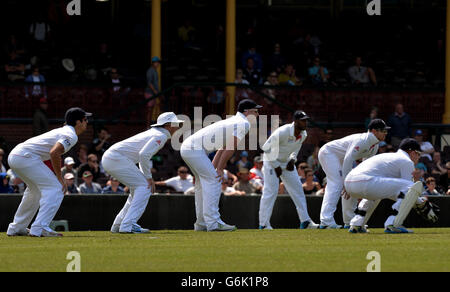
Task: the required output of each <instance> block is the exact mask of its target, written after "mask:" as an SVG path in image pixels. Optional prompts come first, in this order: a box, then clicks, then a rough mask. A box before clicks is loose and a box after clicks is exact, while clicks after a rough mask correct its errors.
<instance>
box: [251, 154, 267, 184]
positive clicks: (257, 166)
mask: <svg viewBox="0 0 450 292" xmlns="http://www.w3.org/2000/svg"><path fill="white" fill-rule="evenodd" d="M253 164H254V166H253V168H252V169H250V180H251V182H252V183H253V184H254V185H256V186H258V187H263V186H264V174H263V172H262V168H263V165H264V162H263V159H262V157H261V156H256V157H255V158H253Z"/></svg>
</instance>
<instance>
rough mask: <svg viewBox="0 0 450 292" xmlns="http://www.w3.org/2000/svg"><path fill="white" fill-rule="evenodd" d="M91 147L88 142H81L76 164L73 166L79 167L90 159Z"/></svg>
mask: <svg viewBox="0 0 450 292" xmlns="http://www.w3.org/2000/svg"><path fill="white" fill-rule="evenodd" d="M88 152H89V147H88V146H87V145H86V144H80V148H78V151H77V156H76V157H75V164H74V166H73V168H75V169H77V168H79V167H80V165H82V164H85V163H87V161H88Z"/></svg>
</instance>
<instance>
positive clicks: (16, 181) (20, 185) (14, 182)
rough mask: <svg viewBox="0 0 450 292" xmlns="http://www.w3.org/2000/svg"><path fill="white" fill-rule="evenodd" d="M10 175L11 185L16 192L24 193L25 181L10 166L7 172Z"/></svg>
mask: <svg viewBox="0 0 450 292" xmlns="http://www.w3.org/2000/svg"><path fill="white" fill-rule="evenodd" d="M6 174H7V175H8V176H9V185H10V186H11V187H12V188H13V189H14V192H15V193H23V192H24V191H25V187H26V185H25V183H24V182H23V180H22V179H21V178H20V177H18V176H17V175H16V173H15V172H14V171H13V170H12V169H11V168H10V169H8V171H7V172H6Z"/></svg>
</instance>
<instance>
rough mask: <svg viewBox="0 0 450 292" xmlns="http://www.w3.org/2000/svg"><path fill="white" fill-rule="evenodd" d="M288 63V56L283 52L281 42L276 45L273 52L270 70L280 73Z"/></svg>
mask: <svg viewBox="0 0 450 292" xmlns="http://www.w3.org/2000/svg"><path fill="white" fill-rule="evenodd" d="M285 65H286V58H285V57H284V56H283V55H282V54H281V46H280V43H276V44H275V45H274V49H273V53H272V55H271V56H270V59H269V66H270V68H269V69H270V70H272V71H275V72H277V74H280V73H281V71H282V69H283V68H284V66H285Z"/></svg>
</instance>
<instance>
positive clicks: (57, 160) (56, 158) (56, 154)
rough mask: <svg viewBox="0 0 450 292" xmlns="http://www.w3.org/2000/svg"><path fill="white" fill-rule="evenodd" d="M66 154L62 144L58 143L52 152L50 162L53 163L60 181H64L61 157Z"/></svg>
mask: <svg viewBox="0 0 450 292" xmlns="http://www.w3.org/2000/svg"><path fill="white" fill-rule="evenodd" d="M63 154H64V147H63V146H62V145H61V144H60V143H56V144H55V145H54V146H53V148H52V149H51V150H50V161H51V162H52V166H53V171H54V172H55V175H56V177H57V178H58V180H60V181H62V175H61V156H62V155H63Z"/></svg>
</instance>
